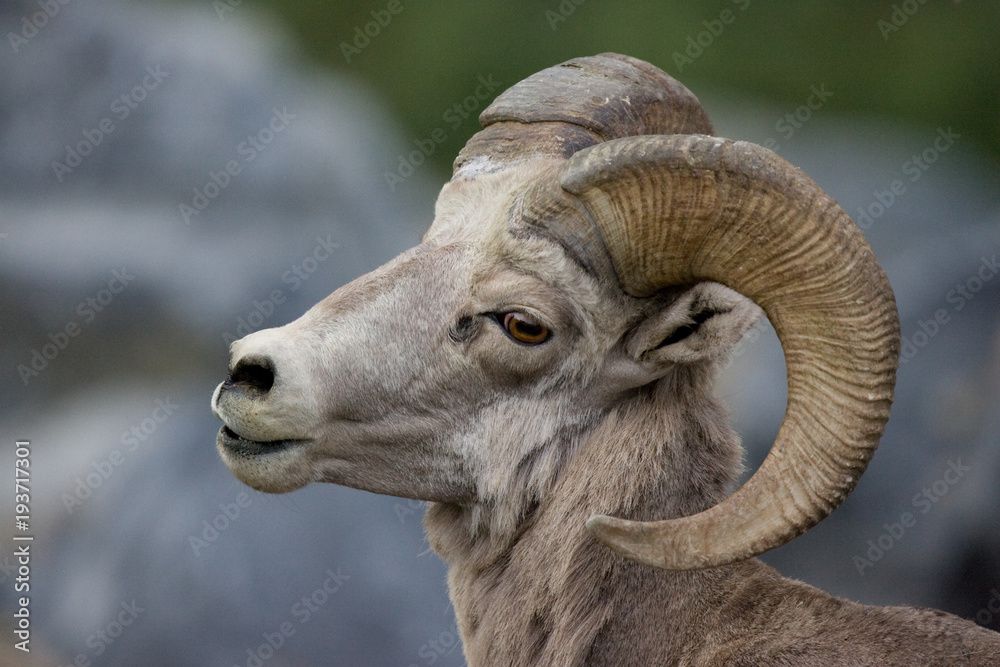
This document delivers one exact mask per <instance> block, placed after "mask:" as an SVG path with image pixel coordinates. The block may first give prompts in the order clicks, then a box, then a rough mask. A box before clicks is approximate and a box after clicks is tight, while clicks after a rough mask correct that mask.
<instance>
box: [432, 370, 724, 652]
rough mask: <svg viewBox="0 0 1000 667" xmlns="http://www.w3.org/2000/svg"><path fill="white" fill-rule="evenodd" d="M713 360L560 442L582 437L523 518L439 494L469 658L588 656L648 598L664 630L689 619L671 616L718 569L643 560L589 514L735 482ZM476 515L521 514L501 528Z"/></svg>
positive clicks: (665, 513) (439, 527) (684, 510)
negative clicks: (610, 540) (610, 542)
mask: <svg viewBox="0 0 1000 667" xmlns="http://www.w3.org/2000/svg"><path fill="white" fill-rule="evenodd" d="M707 373H708V371H707V369H704V368H701V369H685V368H679V369H678V370H677V372H675V373H674V374H672V375H671V376H669V377H667V378H665V379H664V380H662V381H660V382H659V383H657V384H656V385H654V386H651V387H647V388H644V389H643V390H641V391H638V392H637V393H635V394H634V395H632V396H631V397H630V398H629V400H627V401H624V402H623V403H621V404H620V405H618V406H616V407H613V408H612V409H610V410H609V411H608V412H607V413H606V414H605V415H604V418H603V419H602V420H600V421H599V422H598V423H597V424H596V426H594V427H593V428H592V429H591V430H590V431H589V432H588V433H586V434H585V435H583V436H582V437H580V440H579V441H578V442H576V443H561V442H552V443H551V446H553V447H567V448H573V445H574V444H575V448H573V449H575V451H572V452H571V454H570V455H569V456H566V457H563V461H562V467H561V469H560V470H558V471H556V478H555V480H554V482H553V484H552V487H551V491H550V492H549V493H548V494H546V495H545V496H543V497H541V498H532V499H530V501H528V500H527V499H526V500H525V502H523V503H520V505H521V506H527V507H530V508H531V509H530V510H529V511H528V512H527V515H526V516H523V517H521V519H520V521H515V522H512V521H509V520H508V521H489V520H486V521H483V517H482V516H481V514H482V513H483V512H489V511H490V510H488V509H485V508H482V507H474V508H473V507H459V506H455V505H445V504H433V505H431V507H430V509H429V510H428V513H427V517H426V526H427V531H428V537H429V539H430V542H431V545H432V546H433V547H434V549H435V550H436V551H437V552H438V553H439V554H440V555H441V556H442V557H443V558H444V559H445V560H446V561H447V562H448V563H449V565H450V572H449V584H450V588H451V596H452V600H453V603H454V605H455V609H456V612H457V614H458V619H459V624H460V629H461V631H462V635H463V639H464V642H465V650H466V655H467V657H468V659H469V662H470V664H471V665H480V664H482V665H495V664H511V665H529V664H552V665H557V664H558V665H573V664H583V663H584V662H588V661H591V660H594V659H595V656H596V655H598V654H600V652H601V647H600V646H599V644H601V643H602V642H604V643H605V644H608V645H610V643H614V642H615V641H616V640H615V637H616V636H617V635H616V633H618V632H620V630H618V629H617V628H616V626H617V625H618V624H620V623H621V622H622V621H623V620H625V619H626V618H627V617H629V616H631V614H632V613H634V610H635V609H637V608H639V607H643V606H645V605H646V604H649V603H650V602H651V601H652V600H655V601H656V602H655V604H656V605H657V607H658V609H657V610H656V614H657V615H658V616H662V617H663V618H665V619H667V622H668V625H665V626H664V625H661V626H660V627H661V628H662V630H661V631H665V632H672V633H674V634H675V635H676V633H678V632H680V627H679V626H678V627H677V628H675V629H674V630H670V629H669V619H670V618H671V617H673V616H674V615H675V614H676V617H677V618H684V617H686V616H688V615H689V613H688V612H687V611H686V610H685V609H684V608H685V607H686V606H688V604H689V601H690V600H692V599H693V597H692V596H693V595H694V596H696V595H697V592H698V589H699V582H703V581H704V580H716V579H718V578H719V573H720V572H721V570H716V571H713V573H712V574H710V575H708V576H706V575H705V574H704V573H695V574H690V573H669V572H663V571H657V570H652V569H650V568H646V567H643V566H639V565H636V564H634V563H631V562H630V561H626V560H624V559H622V558H621V557H619V556H617V555H616V554H614V553H613V552H611V551H610V550H609V549H607V548H606V547H604V546H603V545H601V544H599V543H598V542H597V541H596V540H594V539H593V538H592V537H591V536H590V534H589V533H588V532H587V530H586V528H585V525H584V524H585V522H586V520H587V518H589V517H590V516H592V515H594V514H599V513H601V514H610V515H613V516H620V517H626V518H631V519H643V520H651V519H663V518H672V517H678V516H683V515H687V514H691V513H694V512H696V511H699V510H702V509H705V508H707V507H709V506H711V505H714V504H716V503H717V502H719V501H720V500H721V499H722V498H724V497H725V496H726V495H728V494H729V493H730V492H731V491H732V490H733V485H734V483H735V481H736V477H737V476H738V474H739V472H740V447H739V443H738V438H737V436H736V434H735V433H733V432H732V431H731V430H730V428H729V427H728V424H727V422H728V418H727V415H726V414H725V411H724V410H723V409H722V408H721V406H719V405H718V404H717V403H716V402H715V401H714V399H712V397H711V395H710V393H709V391H708V389H707V385H708V378H707V377H706V375H707ZM679 397H680V398H679ZM485 444H487V443H484V445H485ZM473 522H476V523H477V525H485V526H491V525H492V526H495V527H499V526H505V525H513V526H515V528H514V529H513V530H511V531H510V532H509V534H504V535H496V534H489V528H487V529H486V532H485V533H484V531H483V529H482V528H481V527H479V528H478V529H477V528H476V527H474V526H473V525H472V523H473ZM639 591H641V592H642V593H641V595H640V596H639V598H641V599H637V598H636V595H635V593H636V592H639ZM656 640H657V641H658V642H659V643H660V644H669V643H670V638H669V637H663V636H660V637H658V638H656ZM635 648H637V647H633V649H635Z"/></svg>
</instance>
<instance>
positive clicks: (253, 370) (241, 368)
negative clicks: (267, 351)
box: [226, 357, 274, 394]
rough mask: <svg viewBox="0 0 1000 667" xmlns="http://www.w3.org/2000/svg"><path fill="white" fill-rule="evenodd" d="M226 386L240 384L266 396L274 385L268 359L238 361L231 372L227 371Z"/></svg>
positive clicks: (272, 372) (252, 358)
mask: <svg viewBox="0 0 1000 667" xmlns="http://www.w3.org/2000/svg"><path fill="white" fill-rule="evenodd" d="M226 384H231V385H233V384H241V385H244V386H246V387H249V388H251V389H255V390H257V391H259V392H260V393H262V394H266V393H267V392H268V391H270V390H271V387H272V386H273V385H274V369H273V368H272V367H271V361H270V359H267V358H264V357H251V358H248V359H240V360H239V361H238V362H237V363H236V366H234V367H233V370H231V371H229V377H228V378H226Z"/></svg>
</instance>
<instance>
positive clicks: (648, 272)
mask: <svg viewBox="0 0 1000 667" xmlns="http://www.w3.org/2000/svg"><path fill="white" fill-rule="evenodd" d="M560 185H561V187H562V189H563V190H564V192H566V193H570V194H571V195H573V196H574V197H576V198H578V200H579V201H580V202H582V203H583V205H584V206H585V208H586V209H587V210H588V211H589V213H590V215H591V216H592V218H593V220H594V221H595V223H596V226H597V227H598V228H599V231H600V234H599V235H600V236H601V237H602V238H603V240H604V242H605V244H606V247H607V250H608V252H609V253H610V255H611V262H612V264H613V265H614V269H615V272H616V274H617V276H618V279H619V281H620V283H621V285H622V287H623V288H624V290H625V291H626V292H628V293H629V294H632V295H633V296H637V297H643V296H648V295H651V294H654V293H655V292H657V291H659V290H661V289H663V288H664V287H667V286H670V285H683V284H691V283H696V282H699V281H717V282H720V283H723V284H725V285H728V286H729V287H731V288H733V289H735V290H736V291H738V292H740V293H741V294H743V295H745V296H747V297H749V298H750V299H752V300H753V301H755V302H756V303H757V304H758V305H760V306H761V307H762V308H763V310H764V311H765V312H766V313H767V316H768V318H769V319H770V321H771V323H772V324H773V325H774V328H775V331H776V332H777V334H778V339H779V340H780V341H781V345H782V348H783V350H784V354H785V363H786V368H787V374H788V406H787V409H786V412H785V416H784V419H783V421H782V423H781V427H780V429H779V432H778V435H777V439H776V440H775V443H774V445H773V447H772V448H771V451H770V453H769V454H768V456H767V458H766V459H765V460H764V462H763V463H762V464H761V466H760V468H759V469H758V470H757V472H756V473H755V474H754V475H753V476H752V477H751V478H750V479H749V480H748V481H747V482H746V484H744V485H743V487H741V488H740V489H739V490H738V491H737V492H736V493H734V494H733V495H732V496H730V497H729V498H727V499H726V500H724V501H722V502H721V503H719V504H718V505H716V506H714V507H712V508H709V509H707V510H705V511H703V512H700V513H698V514H695V515H692V516H688V517H683V518H676V519H668V520H664V521H654V522H631V521H625V520H621V519H616V518H611V517H607V516H595V517H591V518H590V520H588V522H587V527H588V528H589V529H590V530H591V531H592V533H593V534H594V535H595V536H597V537H598V538H599V539H600V540H601V541H603V542H604V543H605V544H607V545H608V546H610V547H612V548H613V549H615V550H617V551H618V552H620V553H622V554H623V555H625V556H627V557H628V558H631V559H633V560H636V561H638V562H641V563H645V564H648V565H652V566H656V567H661V568H667V569H672V570H685V569H697V568H705V567H713V566H718V565H724V564H727V563H731V562H734V561H738V560H742V559H745V558H749V557H752V556H756V555H758V554H760V553H763V552H764V551H767V550H768V549H772V548H774V547H777V546H780V545H781V544H784V543H785V542H787V541H789V540H791V539H792V538H794V537H796V536H797V535H800V534H801V533H803V532H805V531H806V530H807V529H809V528H810V527H811V526H813V525H815V524H816V523H817V522H819V521H820V520H821V519H823V518H824V517H826V516H827V515H828V514H829V513H830V512H832V511H833V510H834V509H835V508H836V507H837V506H838V505H839V504H840V503H841V502H842V501H843V500H844V498H845V497H846V496H847V494H848V493H849V492H850V491H851V490H852V489H853V488H854V485H855V484H856V483H857V481H858V478H859V477H860V475H861V474H862V472H864V469H865V467H866V466H867V464H868V461H869V459H870V458H871V456H872V454H873V453H874V451H875V447H876V446H877V445H878V441H879V438H880V437H881V435H882V431H883V428H884V425H885V422H886V420H887V419H888V417H889V406H890V404H891V402H892V396H893V385H894V383H895V371H896V365H897V361H898V355H899V321H898V315H897V312H896V304H895V300H894V298H893V294H892V290H891V288H890V286H889V282H888V280H887V278H886V276H885V274H884V273H883V272H882V269H881V268H880V267H879V265H878V264H877V262H876V261H875V258H874V256H873V254H872V251H871V249H870V248H869V246H868V244H867V243H866V242H865V240H864V238H863V237H862V235H861V232H860V230H859V229H858V228H857V226H856V225H855V224H854V223H853V221H852V220H851V219H850V217H848V215H847V214H846V213H844V211H843V210H842V209H841V208H840V207H839V206H838V205H837V203H836V202H835V201H834V200H833V199H832V198H831V197H829V196H828V195H826V194H825V193H824V192H823V191H822V190H821V189H820V188H819V186H817V185H816V184H815V183H814V182H813V181H812V180H810V179H809V178H808V177H807V176H806V175H805V174H803V173H802V172H801V171H799V170H798V169H796V168H795V167H793V166H791V165H790V164H788V163H787V162H785V161H784V160H782V159H781V158H779V157H778V156H777V155H775V154H774V153H772V152H771V151H768V150H767V149H765V148H762V147H760V146H757V145H754V144H750V143H745V142H732V141H729V140H726V139H718V138H714V137H707V136H642V137H631V138H624V139H615V140H611V141H608V142H605V143H600V144H597V145H595V146H592V147H590V148H587V149H585V150H583V151H580V152H578V153H576V154H575V155H573V156H572V157H571V158H570V159H569V160H568V162H567V163H566V165H565V167H564V169H563V170H562V174H561V179H560Z"/></svg>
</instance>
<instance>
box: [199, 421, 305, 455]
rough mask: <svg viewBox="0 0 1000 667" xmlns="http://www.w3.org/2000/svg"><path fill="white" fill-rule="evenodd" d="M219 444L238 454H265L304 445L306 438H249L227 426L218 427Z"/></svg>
mask: <svg viewBox="0 0 1000 667" xmlns="http://www.w3.org/2000/svg"><path fill="white" fill-rule="evenodd" d="M218 442H219V445H220V446H222V447H224V448H225V449H226V450H228V451H230V452H232V453H233V454H238V455H240V456H244V457H246V456H266V455H268V454H276V453H278V452H283V451H287V450H289V449H292V448H293V447H296V446H300V445H304V444H305V443H306V442H307V441H306V440H250V439H249V438H244V437H243V436H241V435H240V434H238V433H237V432H236V431H234V430H233V429H231V428H229V427H228V426H223V427H222V428H221V429H219V436H218Z"/></svg>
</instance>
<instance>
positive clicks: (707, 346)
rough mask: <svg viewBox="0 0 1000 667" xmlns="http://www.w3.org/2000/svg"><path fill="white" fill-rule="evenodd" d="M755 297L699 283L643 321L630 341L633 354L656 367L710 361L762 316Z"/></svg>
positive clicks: (648, 366) (736, 340)
mask: <svg viewBox="0 0 1000 667" xmlns="http://www.w3.org/2000/svg"><path fill="white" fill-rule="evenodd" d="M761 315H763V311H762V310H761V309H760V308H759V307H758V306H757V305H756V304H755V303H754V302H752V301H751V300H750V299H748V298H746V297H745V296H743V295H741V294H739V293H738V292H734V291H733V290H731V289H729V288H728V287H726V286H725V285H721V284H719V283H711V282H705V283H698V284H697V285H695V286H694V287H691V288H690V289H688V290H687V291H685V292H683V293H682V294H681V295H680V297H679V298H677V299H676V300H675V301H673V302H672V303H670V304H669V305H668V306H666V307H665V308H664V309H662V310H660V311H658V312H656V313H654V314H652V315H651V316H649V317H648V318H647V319H646V321H645V322H643V323H642V324H640V325H639V327H638V329H637V330H636V331H635V332H634V334H633V336H632V338H631V340H630V341H629V343H628V352H629V354H630V356H631V357H632V359H633V360H634V361H635V362H636V363H638V364H640V365H642V366H645V367H646V368H647V370H649V371H652V372H654V373H655V372H656V371H658V370H666V369H667V368H668V367H669V366H670V365H672V364H690V363H697V362H703V361H711V360H714V359H718V358H720V357H722V356H723V355H725V353H726V352H727V351H728V350H729V349H730V348H731V347H732V346H733V345H735V344H736V343H737V342H739V340H740V338H742V337H743V334H745V333H746V332H747V330H748V329H749V328H750V327H752V326H753V325H754V323H755V322H756V321H757V320H758V319H760V317H761Z"/></svg>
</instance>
